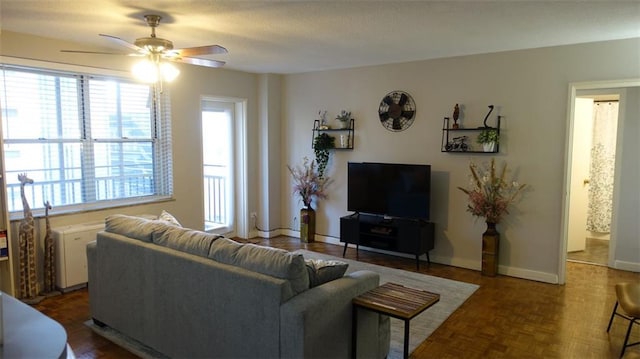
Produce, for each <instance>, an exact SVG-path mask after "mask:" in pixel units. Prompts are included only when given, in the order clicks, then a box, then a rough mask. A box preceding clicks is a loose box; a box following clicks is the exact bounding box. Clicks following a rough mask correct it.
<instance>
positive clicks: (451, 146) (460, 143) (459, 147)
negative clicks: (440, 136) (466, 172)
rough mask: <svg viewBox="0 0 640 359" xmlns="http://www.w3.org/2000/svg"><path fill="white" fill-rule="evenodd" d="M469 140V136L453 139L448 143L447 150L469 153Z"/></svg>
mask: <svg viewBox="0 0 640 359" xmlns="http://www.w3.org/2000/svg"><path fill="white" fill-rule="evenodd" d="M468 139H469V138H468V137H467V136H458V137H454V138H452V139H451V141H449V142H447V144H446V145H445V150H447V151H448V152H451V151H457V152H467V151H468V150H469V145H468V144H467V140H468Z"/></svg>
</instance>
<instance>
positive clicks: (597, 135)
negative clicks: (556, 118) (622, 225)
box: [587, 101, 618, 233]
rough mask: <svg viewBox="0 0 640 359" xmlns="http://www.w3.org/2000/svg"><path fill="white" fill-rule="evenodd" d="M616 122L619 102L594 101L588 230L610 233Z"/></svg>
mask: <svg viewBox="0 0 640 359" xmlns="http://www.w3.org/2000/svg"><path fill="white" fill-rule="evenodd" d="M617 126H618V102H617V101H611V102H596V103H594V111H593V139H592V144H591V166H590V173H589V184H590V185H589V208H588V212H587V213H588V214H587V230H588V231H592V232H600V233H609V231H610V228H611V207H612V203H613V175H614V164H615V153H616V130H617Z"/></svg>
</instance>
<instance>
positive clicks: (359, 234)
mask: <svg viewBox="0 0 640 359" xmlns="http://www.w3.org/2000/svg"><path fill="white" fill-rule="evenodd" d="M434 227H435V226H434V224H433V223H432V222H427V221H423V220H417V219H404V218H391V219H389V218H384V217H383V216H375V215H369V214H360V213H354V214H351V215H348V216H344V217H342V218H340V242H344V250H343V251H342V257H344V256H345V255H346V253H347V246H348V245H349V243H351V244H355V245H356V256H357V255H358V250H359V249H360V245H363V246H365V247H370V248H376V249H384V250H388V251H392V252H399V253H408V254H413V255H415V256H416V268H417V269H418V270H420V259H419V258H420V256H421V255H422V254H426V255H427V264H431V259H430V258H429V251H430V250H432V249H433V248H434Z"/></svg>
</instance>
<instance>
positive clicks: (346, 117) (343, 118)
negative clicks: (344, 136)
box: [336, 110, 351, 129]
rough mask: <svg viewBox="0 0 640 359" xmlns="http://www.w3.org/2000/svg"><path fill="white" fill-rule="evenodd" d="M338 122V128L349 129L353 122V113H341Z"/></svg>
mask: <svg viewBox="0 0 640 359" xmlns="http://www.w3.org/2000/svg"><path fill="white" fill-rule="evenodd" d="M336 121H338V128H340V129H345V128H349V126H350V122H351V111H345V110H342V111H340V114H339V115H338V116H336Z"/></svg>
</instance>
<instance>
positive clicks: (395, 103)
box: [378, 91, 416, 132]
mask: <svg viewBox="0 0 640 359" xmlns="http://www.w3.org/2000/svg"><path fill="white" fill-rule="evenodd" d="M415 115H416V103H415V102H414V101H413V97H411V95H409V94H408V93H406V92H404V91H392V92H389V93H388V94H387V95H386V96H385V97H384V98H383V99H382V101H380V107H379V108H378V116H380V123H381V124H382V126H384V128H386V129H387V130H389V131H393V132H400V131H404V130H406V129H407V128H409V127H410V126H411V124H413V119H414V117H415Z"/></svg>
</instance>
